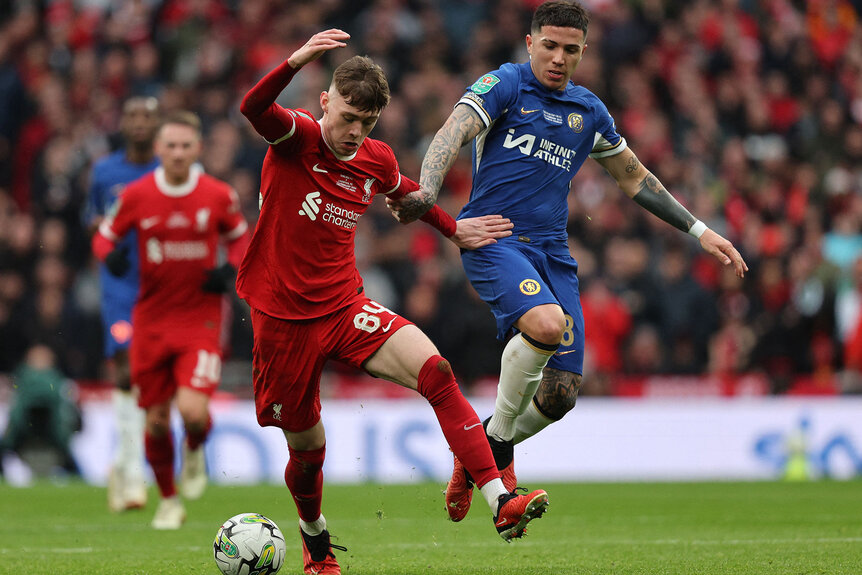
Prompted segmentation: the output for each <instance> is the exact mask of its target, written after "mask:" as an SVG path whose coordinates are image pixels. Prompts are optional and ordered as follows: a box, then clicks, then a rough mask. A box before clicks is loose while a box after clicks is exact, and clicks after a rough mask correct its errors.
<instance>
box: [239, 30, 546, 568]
mask: <svg viewBox="0 0 862 575" xmlns="http://www.w3.org/2000/svg"><path fill="white" fill-rule="evenodd" d="M349 37H350V36H349V35H348V34H347V33H345V32H342V31H341V30H334V29H333V30H327V31H324V32H320V33H318V34H315V35H314V36H312V37H311V39H310V40H309V41H308V42H307V43H306V44H305V45H304V46H302V47H301V48H299V49H298V50H297V51H296V52H294V53H293V54H292V55H291V56H290V57H289V58H288V59H287V60H286V61H285V62H284V63H282V64H281V65H280V66H278V67H277V68H276V69H275V70H273V71H272V72H270V73H269V74H268V75H267V76H265V77H264V78H263V79H262V80H261V81H260V82H259V83H258V84H257V85H256V86H255V87H254V88H252V89H251V91H250V92H249V93H248V94H247V95H246V97H245V99H244V100H243V102H242V107H241V110H242V113H243V114H244V115H245V116H246V117H247V118H248V119H249V121H250V122H251V123H252V125H253V126H254V128H255V129H256V130H257V131H258V133H260V134H261V135H262V136H263V137H264V138H265V139H266V140H267V141H268V142H269V144H270V148H269V151H268V152H267V155H266V159H265V160H264V165H263V170H262V174H261V212H260V219H259V221H258V224H257V228H256V230H255V233H254V235H253V237H252V240H251V245H250V247H249V249H248V251H247V252H246V255H245V257H244V258H243V261H242V264H241V266H240V269H239V274H238V277H237V292H238V293H239V295H240V296H241V297H242V298H244V299H245V300H246V301H247V302H248V303H249V305H250V306H251V308H252V325H253V328H254V337H255V341H254V359H253V371H254V392H255V403H256V408H257V418H258V422H259V423H260V424H261V425H263V426H269V425H272V426H276V427H279V428H281V429H282V430H283V432H284V435H285V437H286V439H287V444H288V450H289V453H290V458H289V461H288V463H287V467H286V469H285V474H284V475H285V482H286V484H287V486H288V488H289V489H290V492H291V494H292V495H293V498H294V500H295V503H296V506H297V509H298V511H299V517H300V520H299V525H300V533H301V535H302V541H303V560H304V563H305V572H306V573H327V574H332V573H340V572H341V570H340V567H339V566H338V563H337V561H336V559H335V555H334V553H333V552H332V549H333V548H334V547H335V548H339V547H337V546H333V545H332V544H331V543H330V536H329V532H328V530H327V529H326V520H325V518H324V517H323V515H322V514H321V500H322V481H323V475H322V467H323V461H324V453H325V443H326V440H325V435H324V430H323V425H322V422H321V419H320V398H319V385H320V375H321V370H322V369H323V366H324V364H325V362H326V361H327V360H328V359H338V360H340V361H343V362H345V363H347V364H350V365H353V366H355V367H359V368H362V369H364V370H366V371H367V372H369V373H371V374H373V375H376V376H378V377H382V378H385V379H388V380H390V381H394V382H396V383H399V384H401V385H403V386H405V387H409V388H411V389H416V390H417V391H419V393H420V394H422V395H423V396H424V397H425V398H426V399H428V401H429V403H430V404H431V406H432V407H433V408H434V411H435V413H436V415H437V419H438V421H439V422H440V426H441V428H442V430H443V434H444V435H445V437H446V439H447V441H448V442H449V445H450V447H451V448H452V451H453V452H455V453H456V454H457V456H458V458H459V459H460V460H462V461H463V462H464V465H465V466H466V467H467V468H468V469H470V473H471V474H472V475H473V477H474V478H476V484H477V485H479V487H480V491H481V492H482V494H483V495H484V496H485V499H486V500H487V501H488V504H489V506H490V507H491V509H492V512H493V513H494V515H495V517H494V522H495V525H496V527H497V530H498V531H499V532H500V534H501V535H502V537H503V538H504V539H505V540H507V541H508V540H510V539H511V538H513V537H520V536H521V535H522V534H523V532H524V527H525V526H526V524H527V522H529V521H530V520H531V519H533V518H535V517H539V516H541V514H542V513H543V512H544V511H545V509H546V508H547V505H548V496H547V494H546V493H545V492H544V491H542V490H536V491H533V492H532V493H530V494H528V495H517V494H515V493H514V492H512V493H508V492H506V490H505V489H504V488H503V483H502V481H501V480H500V474H499V472H498V471H497V469H496V466H495V464H494V458H493V455H492V454H491V450H490V448H489V446H488V442H487V440H485V437H484V431H483V429H482V424H481V422H480V421H479V418H478V417H477V415H476V412H475V411H473V408H472V407H471V406H470V404H469V403H468V402H467V400H466V399H464V396H463V395H461V392H460V390H459V389H458V384H457V383H456V382H455V378H454V376H453V374H452V370H451V368H450V366H449V364H448V362H447V361H446V360H445V359H443V358H442V357H441V356H440V355H439V353H438V351H437V349H436V348H435V347H434V344H433V343H431V341H430V340H429V339H428V338H427V336H425V334H423V333H422V332H421V331H420V330H419V328H417V327H416V326H415V325H414V324H412V323H410V322H409V321H407V320H406V319H404V318H403V317H401V316H399V315H397V314H395V313H393V312H392V311H390V310H388V309H386V308H385V307H383V306H382V305H380V304H378V303H377V302H375V301H373V300H371V299H369V298H368V297H366V296H365V295H364V294H363V287H362V278H361V277H360V276H359V272H358V271H357V270H356V262H355V258H354V254H353V248H354V232H355V227H356V224H357V221H358V219H359V217H360V216H361V215H362V214H363V213H364V212H365V210H366V209H367V208H368V205H369V204H370V202H371V200H372V198H373V197H374V196H375V195H377V194H387V195H388V196H390V197H400V196H403V195H404V194H405V193H407V192H410V191H413V190H416V189H417V188H418V185H417V184H416V183H415V182H412V181H410V180H408V179H407V178H404V177H402V176H401V174H400V173H399V168H398V163H397V161H396V159H395V156H394V154H393V152H392V150H391V149H390V148H389V146H387V145H386V144H384V143H383V142H380V141H377V140H373V139H370V138H367V136H368V134H369V132H370V131H371V129H372V128H373V127H374V125H375V123H376V122H377V119H378V117H379V115H380V112H381V111H382V110H383V108H384V107H385V106H386V104H388V102H389V88H388V85H387V83H386V78H385V76H384V75H383V72H382V70H381V69H380V67H379V66H376V65H375V64H373V62H371V60H369V59H368V58H363V57H358V56H357V57H354V58H352V59H350V60H348V61H347V62H344V63H343V64H341V65H340V66H339V67H338V68H337V69H336V71H335V73H334V76H333V81H332V84H331V85H330V87H329V90H328V91H326V92H323V93H322V94H321V95H320V105H321V107H322V109H323V117H322V118H321V119H320V120H319V121H318V120H315V119H314V118H313V117H312V116H311V114H310V113H309V112H306V111H303V110H290V109H285V108H282V107H281V106H279V105H278V104H276V103H275V99H276V97H277V96H278V95H279V94H280V93H281V91H282V90H283V89H284V88H285V87H286V86H287V85H288V83H289V82H290V81H291V79H292V78H293V76H294V74H296V72H297V71H298V70H299V69H300V68H301V67H302V66H304V65H305V64H307V63H309V62H311V61H313V60H315V59H316V58H318V57H320V55H322V54H323V53H324V52H326V51H328V50H332V49H335V48H339V47H342V46H345V45H346V44H345V41H346V40H347V39H348V38H349ZM426 221H428V222H429V223H432V224H434V225H435V226H437V227H438V228H439V229H441V231H444V233H446V234H447V235H450V236H452V239H453V241H455V242H456V243H457V244H459V245H461V246H462V247H467V248H469V247H477V246H479V245H486V244H487V243H491V242H494V241H495V239H494V238H498V237H504V236H505V235H509V232H508V222H507V221H506V220H503V219H502V218H499V217H497V216H485V217H484V218H477V219H476V220H474V221H471V222H467V223H466V224H464V225H465V226H466V227H462V224H461V222H459V223H458V226H457V227H456V226H455V224H454V222H452V221H451V218H448V216H447V215H446V214H445V212H442V211H440V210H438V211H435V212H432V213H431V215H430V216H429V217H428V218H426ZM473 226H475V227H473Z"/></svg>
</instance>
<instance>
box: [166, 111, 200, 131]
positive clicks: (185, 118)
mask: <svg viewBox="0 0 862 575" xmlns="http://www.w3.org/2000/svg"><path fill="white" fill-rule="evenodd" d="M168 124H179V125H181V126H188V127H189V128H192V129H193V130H194V131H195V132H197V133H198V135H199V136H200V135H201V133H202V128H201V119H200V118H199V117H198V115H197V114H195V113H194V112H189V111H188V110H177V111H175V112H171V113H170V114H168V115H167V116H165V117H164V119H163V120H162V123H161V126H159V130H161V128H162V127H164V126H167V125H168Z"/></svg>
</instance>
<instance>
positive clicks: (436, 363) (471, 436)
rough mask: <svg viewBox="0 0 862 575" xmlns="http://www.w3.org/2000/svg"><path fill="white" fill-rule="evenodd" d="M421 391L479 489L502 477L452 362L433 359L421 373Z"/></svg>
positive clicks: (439, 357)
mask: <svg viewBox="0 0 862 575" xmlns="http://www.w3.org/2000/svg"><path fill="white" fill-rule="evenodd" d="M418 391H419V393H421V394H422V395H423V396H424V397H425V398H426V399H427V400H428V402H429V403H430V404H431V407H433V408H434V413H435V414H436V415H437V421H439V422H440V428H441V429H442V430H443V435H444V436H446V441H448V442H449V447H451V448H452V452H453V453H454V454H455V455H456V456H457V457H458V459H459V460H460V461H461V463H462V464H463V465H464V467H466V468H467V471H469V472H470V475H471V476H472V477H473V479H474V481H475V482H476V485H478V486H479V487H480V488H481V487H482V486H483V485H485V484H486V483H488V482H489V481H491V480H492V479H496V478H497V477H500V472H499V471H497V465H496V464H495V463H494V456H493V455H492V454H491V447H490V446H489V445H488V440H487V439H486V438H485V430H484V428H483V427H482V422H481V421H479V416H477V415H476V412H475V411H474V410H473V407H472V406H471V405H470V403H469V402H468V401H467V400H466V399H464V396H463V395H462V394H461V390H460V389H459V388H458V384H457V383H456V382H455V375H454V374H453V373H452V368H451V366H450V365H449V362H448V361H446V360H445V359H443V358H442V357H441V356H439V355H434V356H431V357H430V358H429V359H428V361H426V362H425V365H423V366H422V370H421V371H420V372H419V386H418Z"/></svg>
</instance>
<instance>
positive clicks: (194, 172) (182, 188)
mask: <svg viewBox="0 0 862 575" xmlns="http://www.w3.org/2000/svg"><path fill="white" fill-rule="evenodd" d="M203 171H204V170H203V168H202V167H201V165H200V164H197V163H195V164H192V167H191V168H189V179H188V180H186V181H185V182H184V183H182V184H180V185H178V186H174V185H172V184H169V183H168V180H167V179H166V178H165V168H164V167H163V166H159V167H158V168H156V170H155V172H154V177H155V178H156V187H157V188H159V191H160V192H162V193H163V194H164V195H166V196H170V197H172V198H181V197H183V196H187V195H189V194H190V193H192V190H194V189H195V188H196V187H197V185H198V180H199V179H200V177H201V174H202V173H203Z"/></svg>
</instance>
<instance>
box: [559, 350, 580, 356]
mask: <svg viewBox="0 0 862 575" xmlns="http://www.w3.org/2000/svg"><path fill="white" fill-rule="evenodd" d="M576 351H578V350H576V349H570V350H569V351H558V352H556V353H555V354H554V355H566V354H567V353H575V352H576Z"/></svg>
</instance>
